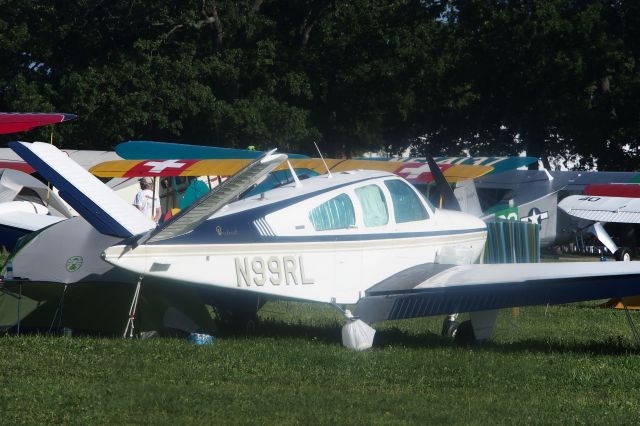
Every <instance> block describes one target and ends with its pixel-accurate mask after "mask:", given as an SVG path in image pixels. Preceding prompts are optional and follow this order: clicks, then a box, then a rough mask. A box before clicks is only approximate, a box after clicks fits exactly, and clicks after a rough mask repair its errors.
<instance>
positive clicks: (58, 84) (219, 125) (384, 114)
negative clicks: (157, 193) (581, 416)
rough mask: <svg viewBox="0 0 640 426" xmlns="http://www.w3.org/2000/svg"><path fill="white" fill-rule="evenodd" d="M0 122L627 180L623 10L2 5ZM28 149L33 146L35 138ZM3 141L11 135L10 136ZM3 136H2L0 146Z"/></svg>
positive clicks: (602, 5)
mask: <svg viewBox="0 0 640 426" xmlns="http://www.w3.org/2000/svg"><path fill="white" fill-rule="evenodd" d="M0 10H1V11H2V12H0V110H1V111H58V112H70V113H75V114H78V115H79V116H80V118H79V119H78V120H77V121H76V122H72V123H69V124H65V125H61V126H58V127H56V128H55V140H56V142H57V143H58V144H60V145H62V146H64V147H65V148H82V149H110V148H112V147H113V146H114V145H115V144H117V143H119V142H121V141H124V140H130V139H146V140H160V141H171V142H183V143H192V144H205V145H215V146H228V147H238V148H246V147H247V146H255V147H256V148H258V149H266V148H269V147H275V146H277V147H279V148H280V149H281V150H284V151H288V152H301V153H308V154H313V152H314V150H315V149H314V148H313V143H314V142H317V143H318V144H319V145H320V146H321V148H322V149H323V151H324V152H326V154H328V155H330V156H351V155H356V154H359V153H362V152H364V151H367V150H384V151H386V152H388V153H391V154H396V153H399V152H402V151H404V150H405V149H406V148H407V147H412V151H413V152H415V153H416V154H422V153H425V152H430V153H433V154H438V155H440V154H442V155H459V154H461V153H463V152H468V153H470V154H472V155H514V154H516V155H517V154H518V153H520V152H521V151H523V150H526V151H527V154H528V155H533V156H539V157H546V156H557V155H563V156H565V157H567V158H568V156H570V155H574V156H575V155H579V156H581V157H582V165H583V166H588V165H591V164H592V163H593V162H594V161H597V164H598V166H599V168H600V169H603V170H604V169H608V170H616V169H626V170H634V169H636V168H637V167H638V165H637V161H636V158H637V155H636V153H637V149H638V143H639V136H640V72H639V69H638V66H639V63H640V52H639V50H640V43H638V40H640V3H639V2H637V1H634V0H617V1H616V0H609V1H604V0H599V1H597V0H585V1H580V2H577V1H570V0H539V1H535V0H491V1H487V0H466V1H457V0H450V1H445V0H441V1H437V0H351V1H349V2H342V1H338V0H299V1H295V2H291V1H284V0H234V1H230V0H182V1H168V0H144V1H141V0H137V1H136V0H112V1H110V2H104V1H102V0H79V1H75V2H69V1H65V0H48V1H37V0H0ZM28 136H29V138H39V139H47V138H48V133H47V130H42V131H39V132H38V131H34V132H33V133H30V134H29V135H28ZM13 138H15V137H13ZM13 138H8V137H3V140H5V141H6V140H10V139H13Z"/></svg>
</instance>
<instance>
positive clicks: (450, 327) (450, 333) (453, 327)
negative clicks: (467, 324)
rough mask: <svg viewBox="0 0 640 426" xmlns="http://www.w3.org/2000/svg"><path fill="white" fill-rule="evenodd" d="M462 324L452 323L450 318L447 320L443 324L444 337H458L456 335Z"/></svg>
mask: <svg viewBox="0 0 640 426" xmlns="http://www.w3.org/2000/svg"><path fill="white" fill-rule="evenodd" d="M459 326H460V323H458V322H457V321H452V320H450V319H449V318H445V319H444V322H443V323H442V335H443V336H444V337H456V333H457V331H458V327H459Z"/></svg>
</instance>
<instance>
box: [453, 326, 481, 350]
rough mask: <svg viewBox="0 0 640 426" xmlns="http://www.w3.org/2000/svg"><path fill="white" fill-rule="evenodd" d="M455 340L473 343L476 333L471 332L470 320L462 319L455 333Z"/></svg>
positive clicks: (466, 343) (468, 343) (464, 343)
mask: <svg viewBox="0 0 640 426" xmlns="http://www.w3.org/2000/svg"><path fill="white" fill-rule="evenodd" d="M455 339H456V342H458V343H461V344H463V345H470V344H472V343H475V341H476V334H475V333H474V332H473V325H472V324H471V320H467V321H463V322H462V323H461V324H460V325H459V326H458V329H457V331H456V333H455Z"/></svg>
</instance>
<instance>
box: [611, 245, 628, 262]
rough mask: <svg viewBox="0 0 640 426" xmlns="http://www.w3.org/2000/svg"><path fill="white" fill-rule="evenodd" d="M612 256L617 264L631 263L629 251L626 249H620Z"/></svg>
mask: <svg viewBox="0 0 640 426" xmlns="http://www.w3.org/2000/svg"><path fill="white" fill-rule="evenodd" d="M614 256H615V258H616V260H617V261H618V262H629V261H631V250H629V249H628V248H627V247H620V248H619V249H618V250H617V251H616V252H615V255H614Z"/></svg>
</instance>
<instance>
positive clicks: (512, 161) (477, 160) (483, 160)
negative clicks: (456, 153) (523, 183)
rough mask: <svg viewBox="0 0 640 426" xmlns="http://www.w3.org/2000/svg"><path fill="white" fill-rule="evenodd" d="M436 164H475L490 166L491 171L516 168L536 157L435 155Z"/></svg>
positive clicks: (498, 171) (534, 160)
mask: <svg viewBox="0 0 640 426" xmlns="http://www.w3.org/2000/svg"><path fill="white" fill-rule="evenodd" d="M435 160H436V162H437V163H438V164H468V165H475V166H491V167H493V172H492V173H500V172H504V171H506V170H512V169H517V168H518V167H525V166H528V165H530V164H533V163H536V162H537V161H538V159H537V158H536V157H436V158H435Z"/></svg>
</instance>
